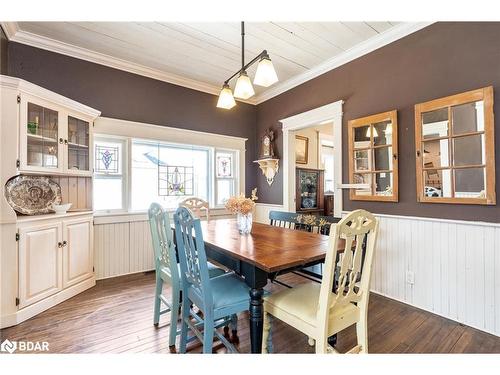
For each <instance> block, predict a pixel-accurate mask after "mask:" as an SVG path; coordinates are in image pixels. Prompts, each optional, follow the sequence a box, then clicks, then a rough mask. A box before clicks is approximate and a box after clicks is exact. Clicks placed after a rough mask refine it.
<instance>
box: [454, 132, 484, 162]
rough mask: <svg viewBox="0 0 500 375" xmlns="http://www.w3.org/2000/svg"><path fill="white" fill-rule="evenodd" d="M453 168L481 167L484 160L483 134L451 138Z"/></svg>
mask: <svg viewBox="0 0 500 375" xmlns="http://www.w3.org/2000/svg"><path fill="white" fill-rule="evenodd" d="M453 158H454V160H453V161H454V164H455V166H463V165H481V164H485V162H486V161H485V160H484V134H477V135H468V136H465V137H459V138H453Z"/></svg>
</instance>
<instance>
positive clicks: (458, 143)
mask: <svg viewBox="0 0 500 375" xmlns="http://www.w3.org/2000/svg"><path fill="white" fill-rule="evenodd" d="M415 150H416V171H417V176H416V177H417V200H418V201H419V202H430V203H463V204H496V197H495V136H494V118H493V87H491V86H490V87H485V88H482V89H478V90H473V91H468V92H464V93H461V94H457V95H452V96H448V97H445V98H440V99H436V100H432V101H429V102H425V103H420V104H417V105H416V106H415Z"/></svg>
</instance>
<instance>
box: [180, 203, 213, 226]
mask: <svg viewBox="0 0 500 375" xmlns="http://www.w3.org/2000/svg"><path fill="white" fill-rule="evenodd" d="M179 207H186V208H189V209H190V210H191V212H192V213H193V214H194V215H195V216H196V217H197V218H198V219H201V218H202V216H206V217H207V221H208V220H209V219H210V208H209V207H208V202H207V201H204V200H203V199H200V198H196V197H192V198H187V199H184V200H183V201H182V202H181V203H179ZM202 210H203V211H205V214H203V213H202Z"/></svg>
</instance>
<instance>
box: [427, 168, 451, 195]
mask: <svg viewBox="0 0 500 375" xmlns="http://www.w3.org/2000/svg"><path fill="white" fill-rule="evenodd" d="M424 188H425V196H427V197H443V198H451V197H452V194H451V188H452V187H451V170H450V169H431V170H424Z"/></svg>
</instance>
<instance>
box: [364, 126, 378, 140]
mask: <svg viewBox="0 0 500 375" xmlns="http://www.w3.org/2000/svg"><path fill="white" fill-rule="evenodd" d="M370 129H373V138H377V137H378V132H377V129H375V127H373V126H370V127H369V128H368V129H366V137H367V138H370Z"/></svg>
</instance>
